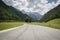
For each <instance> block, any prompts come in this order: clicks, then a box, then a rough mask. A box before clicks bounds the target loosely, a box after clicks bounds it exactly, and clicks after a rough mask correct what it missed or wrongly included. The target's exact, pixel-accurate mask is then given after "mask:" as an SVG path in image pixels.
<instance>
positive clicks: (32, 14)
mask: <svg viewBox="0 0 60 40" xmlns="http://www.w3.org/2000/svg"><path fill="white" fill-rule="evenodd" d="M27 15H28V16H29V17H30V18H31V19H32V21H38V20H40V19H41V17H42V15H41V14H39V13H37V12H28V13H27Z"/></svg>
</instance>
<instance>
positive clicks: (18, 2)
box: [3, 0, 60, 15]
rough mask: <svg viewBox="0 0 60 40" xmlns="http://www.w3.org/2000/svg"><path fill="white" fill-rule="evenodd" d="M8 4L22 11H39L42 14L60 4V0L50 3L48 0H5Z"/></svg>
mask: <svg viewBox="0 0 60 40" xmlns="http://www.w3.org/2000/svg"><path fill="white" fill-rule="evenodd" d="M3 1H4V2H5V3H6V4H7V5H9V6H13V7H15V8H17V9H19V10H20V11H23V10H24V11H25V12H38V13H40V14H42V15H43V14H45V13H46V12H48V11H49V10H51V9H53V8H54V7H56V6H57V5H58V4H60V0H57V2H56V3H55V2H54V1H53V2H51V3H49V2H48V0H3Z"/></svg>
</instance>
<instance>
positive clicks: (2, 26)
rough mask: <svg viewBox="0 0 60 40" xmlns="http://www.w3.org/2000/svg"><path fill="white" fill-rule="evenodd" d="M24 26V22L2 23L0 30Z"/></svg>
mask: <svg viewBox="0 0 60 40" xmlns="http://www.w3.org/2000/svg"><path fill="white" fill-rule="evenodd" d="M21 25H23V22H0V30H5V29H9V28H13V27H18V26H21Z"/></svg>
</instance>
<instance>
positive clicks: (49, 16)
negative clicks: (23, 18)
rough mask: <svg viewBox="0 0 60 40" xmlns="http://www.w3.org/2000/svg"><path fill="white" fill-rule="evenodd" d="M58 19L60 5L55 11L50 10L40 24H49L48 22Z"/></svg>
mask: <svg viewBox="0 0 60 40" xmlns="http://www.w3.org/2000/svg"><path fill="white" fill-rule="evenodd" d="M56 18H60V5H58V6H57V7H55V8H54V9H52V10H50V11H49V12H47V13H46V14H45V15H44V16H43V17H42V19H41V20H40V22H47V21H50V20H52V19H56Z"/></svg>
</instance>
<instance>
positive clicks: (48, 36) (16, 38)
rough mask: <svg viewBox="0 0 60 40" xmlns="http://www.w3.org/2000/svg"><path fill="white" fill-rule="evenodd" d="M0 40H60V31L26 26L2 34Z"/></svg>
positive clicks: (0, 33)
mask: <svg viewBox="0 0 60 40" xmlns="http://www.w3.org/2000/svg"><path fill="white" fill-rule="evenodd" d="M0 40H60V30H58V29H53V28H48V27H42V26H38V25H31V24H25V25H23V26H22V27H19V28H16V29H13V30H10V31H6V32H0Z"/></svg>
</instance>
